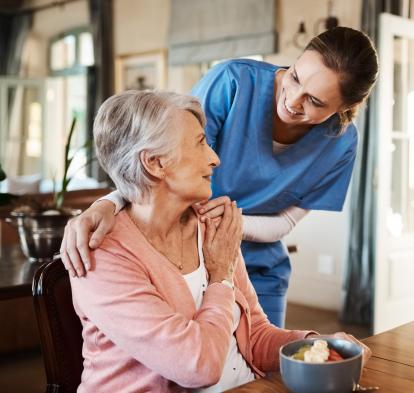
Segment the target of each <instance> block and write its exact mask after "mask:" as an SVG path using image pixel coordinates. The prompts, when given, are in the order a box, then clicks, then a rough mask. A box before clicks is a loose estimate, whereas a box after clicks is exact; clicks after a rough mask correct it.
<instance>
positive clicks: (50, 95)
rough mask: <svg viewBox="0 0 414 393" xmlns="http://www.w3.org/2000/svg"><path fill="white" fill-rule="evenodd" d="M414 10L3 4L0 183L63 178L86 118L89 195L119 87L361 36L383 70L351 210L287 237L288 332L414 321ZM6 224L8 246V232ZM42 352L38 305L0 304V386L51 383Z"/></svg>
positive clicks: (81, 186) (78, 166)
mask: <svg viewBox="0 0 414 393" xmlns="http://www.w3.org/2000/svg"><path fill="white" fill-rule="evenodd" d="M413 8H414V0H405V1H404V0H401V1H379V0H377V1H374V0H348V1H339V0H332V1H329V0H101V1H99V0H66V1H65V0H62V1H50V0H0V163H1V166H2V167H3V169H4V170H5V172H6V173H7V175H8V178H7V180H6V181H4V182H1V183H0V187H1V188H0V191H3V192H10V193H15V194H24V193H47V192H51V191H53V190H54V189H56V187H59V185H58V184H57V183H56V179H60V178H61V176H62V173H63V170H64V168H63V163H64V160H63V157H64V153H65V152H64V148H65V141H66V139H67V134H68V130H69V126H70V123H71V121H72V119H73V117H74V116H76V118H77V120H78V123H77V127H76V132H75V134H74V136H73V140H72V144H71V152H72V153H75V152H76V155H75V159H74V162H73V165H72V166H71V168H70V171H71V172H70V176H71V177H73V181H72V182H71V184H70V189H71V190H88V191H84V192H83V193H82V197H83V198H84V197H85V196H86V197H90V200H89V199H88V203H89V202H92V201H93V200H94V198H96V196H97V195H98V194H99V193H100V191H99V190H102V189H106V187H108V186H110V184H109V183H108V179H107V178H106V176H105V175H104V173H103V172H102V171H101V169H100V168H99V166H98V164H97V163H96V162H95V161H91V157H92V156H93V151H92V147H91V145H89V144H87V143H85V142H87V141H88V140H90V138H91V129H92V122H93V118H94V114H95V113H96V110H97V108H98V107H99V105H100V104H101V103H102V102H103V100H105V98H107V97H108V96H110V95H111V94H113V93H114V92H118V91H121V90H125V89H128V88H135V89H146V88H151V89H152V88H157V89H169V90H174V91H177V92H182V93H185V92H189V90H190V89H191V87H192V86H193V85H194V83H195V82H197V81H198V79H199V78H200V77H201V76H202V75H203V74H204V73H205V72H207V71H208V69H209V68H210V67H212V66H213V65H214V64H216V63H218V62H220V61H223V60H225V59H228V58H234V57H249V58H253V59H257V60H264V61H267V62H271V63H274V64H278V65H290V64H292V63H293V62H294V61H295V59H296V58H297V57H298V56H299V55H300V54H301V52H302V51H303V48H304V47H305V45H306V43H307V42H308V41H309V40H310V38H311V37H312V36H314V35H317V34H319V33H321V32H322V31H324V30H326V29H328V28H330V27H332V26H336V25H341V26H349V27H353V28H356V29H362V30H364V31H365V32H367V33H368V34H369V35H370V36H371V38H372V39H373V40H374V42H375V43H376V45H377V47H378V50H379V56H380V62H381V72H380V79H379V82H378V84H377V86H376V88H375V91H374V93H373V96H372V98H371V99H370V100H369V102H368V103H367V104H366V105H365V107H364V108H363V109H362V110H361V111H360V114H359V116H358V119H357V124H358V127H359V130H360V142H361V143H360V150H359V153H358V159H357V163H356V168H355V171H354V176H353V180H352V187H351V189H350V191H349V192H348V196H347V200H346V203H345V207H344V210H343V211H342V212H340V213H336V212H335V213H331V212H312V213H311V214H309V215H308V216H307V217H306V218H305V219H304V220H303V222H301V223H300V225H299V226H298V227H297V228H295V230H294V231H293V233H292V234H290V235H289V236H288V238H287V239H286V243H287V244H288V245H292V246H295V247H296V249H297V250H296V252H294V253H293V254H292V267H293V274H292V279H291V283H290V288H289V293H288V300H289V305H288V313H287V327H288V328H310V329H316V330H318V331H320V332H324V333H325V332H330V331H337V330H347V331H350V332H351V333H353V334H355V335H356V336H357V337H366V336H368V335H370V334H371V333H373V332H380V331H383V330H386V329H389V328H391V327H394V326H397V325H400V324H402V323H404V322H407V321H410V320H413V319H414V285H413V284H412V279H413V277H414V20H413V18H414V12H413ZM92 189H96V190H98V191H96V192H93V191H91V190H92ZM102 192H103V191H102ZM5 227H6V224H3V223H2V224H1V225H0V229H1V232H0V233H1V236H0V245H1V247H7V244H8V242H9V241H11V240H10V238H13V236H11V235H10V234H6V233H5V232H6V231H8V230H9V229H5ZM0 255H1V253H0ZM5 258H6V256H5V253H4V252H3V256H2V257H1V259H0V275H2V277H1V276H0V284H1V280H2V278H5V276H6V275H7V274H8V272H7V270H6V269H3V270H2V267H1V264H2V263H3V264H5V262H4V261H5ZM7 258H9V256H7ZM21 274H24V272H21ZM0 286H1V285H0ZM0 293H1V288H0ZM38 348H39V342H38V336H37V331H36V323H35V320H34V315H33V309H32V304H31V298H30V297H24V296H23V297H16V298H13V296H7V298H4V299H3V300H1V299H0V392H40V391H42V390H43V387H44V372H43V366H42V362H41V355H40V352H39V349H38Z"/></svg>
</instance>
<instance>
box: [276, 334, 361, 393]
mask: <svg viewBox="0 0 414 393" xmlns="http://www.w3.org/2000/svg"><path fill="white" fill-rule="evenodd" d="M320 339H323V340H326V341H327V342H328V345H329V348H332V349H334V350H335V351H337V352H338V353H339V354H341V355H342V357H344V358H345V359H344V360H338V361H334V362H326V363H306V362H304V361H301V360H295V359H292V358H291V356H292V355H293V354H294V353H295V352H296V351H297V350H298V349H299V348H300V347H302V346H303V345H312V344H313V342H314V341H315V340H320ZM279 353H280V373H281V375H282V380H283V383H284V384H285V385H286V386H287V388H288V389H289V390H290V391H291V392H293V393H349V392H352V389H353V387H354V385H355V384H357V383H358V381H359V378H360V376H361V367H362V347H360V346H359V345H358V344H356V343H353V342H351V341H347V340H343V339H339V338H327V337H323V336H321V337H313V338H309V339H304V340H298V341H293V342H291V343H288V344H286V345H284V346H283V347H281V348H280V352H279Z"/></svg>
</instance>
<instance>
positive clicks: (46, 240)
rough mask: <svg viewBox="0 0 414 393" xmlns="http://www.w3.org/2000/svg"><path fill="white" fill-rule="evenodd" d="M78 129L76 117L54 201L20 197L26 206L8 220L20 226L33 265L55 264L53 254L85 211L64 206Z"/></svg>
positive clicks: (21, 206)
mask: <svg viewBox="0 0 414 393" xmlns="http://www.w3.org/2000/svg"><path fill="white" fill-rule="evenodd" d="M75 126H76V117H75V118H73V120H72V124H71V127H70V130H69V134H68V138H67V142H66V144H65V154H64V160H65V161H64V172H63V177H62V179H61V181H60V184H61V187H60V189H59V190H55V191H54V192H53V197H52V199H51V200H50V199H49V200H46V201H40V200H38V199H36V198H32V197H28V198H24V197H23V198H20V200H19V202H22V203H23V204H20V205H19V206H18V207H16V208H15V209H14V210H13V211H12V212H11V213H10V217H9V219H8V220H7V221H8V222H11V223H13V224H14V225H16V226H17V229H18V232H19V238H20V244H21V247H22V251H23V253H24V255H25V256H26V257H27V258H29V260H30V261H31V262H48V261H51V260H52V259H53V255H54V254H55V253H57V252H58V251H59V248H60V244H61V242H62V238H63V233H64V229H65V226H66V223H67V222H68V220H69V219H70V218H72V217H74V216H76V215H78V214H79V213H80V212H81V211H80V210H79V209H71V208H69V207H65V206H64V205H63V203H64V200H65V196H66V194H67V189H68V185H69V183H70V181H71V179H72V178H71V177H69V176H68V170H69V167H70V165H71V163H72V160H73V158H74V156H75V155H76V153H75V154H74V155H73V156H72V157H69V150H70V144H71V140H72V136H73V133H74V130H75ZM85 146H86V145H85ZM85 146H84V147H85Z"/></svg>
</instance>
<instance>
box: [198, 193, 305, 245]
mask: <svg viewBox="0 0 414 393" xmlns="http://www.w3.org/2000/svg"><path fill="white" fill-rule="evenodd" d="M228 200H229V198H228V197H227V196H222V197H218V198H215V199H210V200H208V201H203V202H201V203H200V204H199V205H198V206H197V209H198V213H199V214H200V215H201V221H204V219H205V217H208V218H211V219H212V220H213V221H214V222H216V223H218V222H220V219H221V216H222V214H223V205H224V203H226V201H228ZM309 211H310V210H308V209H303V208H301V207H297V206H290V207H288V208H287V209H285V210H282V211H281V212H279V213H277V214H272V215H265V216H248V215H244V214H243V240H247V241H251V242H256V243H270V242H275V241H277V240H280V239H282V238H283V237H284V236H286V235H287V234H288V233H290V231H291V230H292V229H293V228H294V227H295V226H296V224H297V223H298V222H299V221H300V220H301V219H302V218H303V217H305V216H306V215H307V214H308V213H309Z"/></svg>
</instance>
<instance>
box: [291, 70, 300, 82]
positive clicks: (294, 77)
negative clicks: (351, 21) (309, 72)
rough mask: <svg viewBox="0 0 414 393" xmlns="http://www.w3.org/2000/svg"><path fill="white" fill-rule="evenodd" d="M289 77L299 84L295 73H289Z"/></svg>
mask: <svg viewBox="0 0 414 393" xmlns="http://www.w3.org/2000/svg"><path fill="white" fill-rule="evenodd" d="M290 77H291V78H292V79H293V80H294V81H295V82H296V83H298V82H299V79H298V77H297V76H296V74H295V73H293V72H292V73H291V74H290Z"/></svg>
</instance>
